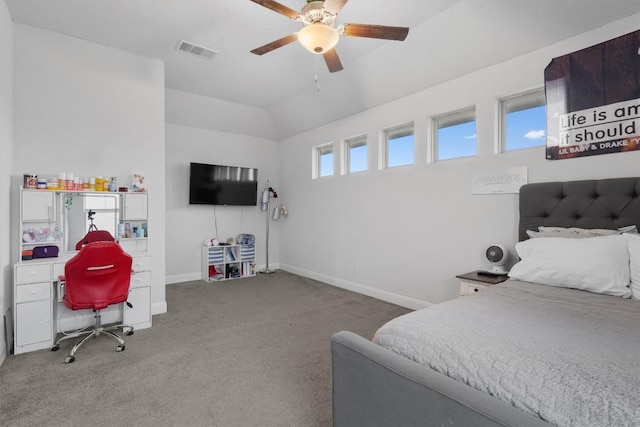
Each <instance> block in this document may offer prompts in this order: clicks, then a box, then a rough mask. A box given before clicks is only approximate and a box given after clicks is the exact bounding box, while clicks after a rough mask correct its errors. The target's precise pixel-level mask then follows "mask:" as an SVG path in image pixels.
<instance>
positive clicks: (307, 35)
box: [298, 22, 340, 55]
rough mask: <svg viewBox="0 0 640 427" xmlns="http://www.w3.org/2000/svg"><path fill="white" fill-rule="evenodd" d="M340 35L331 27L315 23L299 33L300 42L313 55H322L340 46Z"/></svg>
mask: <svg viewBox="0 0 640 427" xmlns="http://www.w3.org/2000/svg"><path fill="white" fill-rule="evenodd" d="M339 38H340V35H339V34H338V31H337V30H336V29H335V28H333V27H330V26H329V25H326V24H323V23H321V22H315V23H313V24H310V25H307V26H306V27H304V28H303V29H301V30H300V31H299V32H298V41H299V42H300V44H301V45H302V46H304V48H305V49H307V50H308V51H309V52H311V53H315V54H318V55H322V54H323V53H325V52H328V51H330V50H331V49H333V47H334V46H335V45H336V44H338V39H339Z"/></svg>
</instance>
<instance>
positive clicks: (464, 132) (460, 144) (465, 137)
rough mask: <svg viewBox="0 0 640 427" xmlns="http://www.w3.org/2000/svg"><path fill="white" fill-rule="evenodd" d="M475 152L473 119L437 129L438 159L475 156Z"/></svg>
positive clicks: (474, 122) (476, 149)
mask: <svg viewBox="0 0 640 427" xmlns="http://www.w3.org/2000/svg"><path fill="white" fill-rule="evenodd" d="M477 152H478V146H477V136H476V121H475V120H473V121H470V122H466V123H460V124H458V125H453V126H447V127H443V128H440V129H438V160H447V159H455V158H456V157H467V156H475V155H476V154H477Z"/></svg>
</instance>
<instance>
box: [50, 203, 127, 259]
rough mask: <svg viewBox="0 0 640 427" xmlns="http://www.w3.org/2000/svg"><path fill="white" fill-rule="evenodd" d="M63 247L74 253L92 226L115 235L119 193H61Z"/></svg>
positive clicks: (118, 210)
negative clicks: (77, 244)
mask: <svg viewBox="0 0 640 427" xmlns="http://www.w3.org/2000/svg"><path fill="white" fill-rule="evenodd" d="M60 197H61V199H62V200H61V201H60V202H61V203H60V204H59V206H62V218H63V232H64V249H65V251H66V252H74V251H75V250H76V243H78V242H79V241H80V239H82V238H83V237H84V235H85V234H87V232H89V230H90V229H97V230H106V231H108V232H109V233H111V235H112V236H114V237H115V236H116V235H117V234H116V232H117V229H118V222H119V220H120V195H119V194H117V193H104V194H96V193H87V194H83V193H61V194H60Z"/></svg>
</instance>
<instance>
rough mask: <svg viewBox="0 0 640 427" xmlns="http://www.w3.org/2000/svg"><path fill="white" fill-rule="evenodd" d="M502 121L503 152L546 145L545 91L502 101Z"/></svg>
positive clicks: (537, 91) (540, 90) (528, 93)
mask: <svg viewBox="0 0 640 427" xmlns="http://www.w3.org/2000/svg"><path fill="white" fill-rule="evenodd" d="M500 121H501V122H500V129H501V138H500V139H501V142H500V143H501V147H502V151H511V150H519V149H521V148H530V147H540V146H543V145H545V143H546V132H545V129H546V127H547V125H546V123H547V122H546V121H547V109H546V106H545V97H544V90H542V89H539V90H536V91H533V92H527V93H523V94H520V95H516V96H512V97H509V98H504V99H502V100H501V101H500Z"/></svg>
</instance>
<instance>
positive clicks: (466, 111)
mask: <svg viewBox="0 0 640 427" xmlns="http://www.w3.org/2000/svg"><path fill="white" fill-rule="evenodd" d="M469 122H474V123H475V127H476V133H475V136H476V150H475V153H474V154H472V155H468V156H458V157H449V158H446V159H441V158H440V138H439V131H440V129H444V128H447V127H451V126H457V125H461V124H464V123H469ZM431 125H432V135H431V137H432V140H433V147H432V150H433V161H434V162H443V161H447V160H455V159H465V158H471V157H477V156H478V118H477V115H476V107H475V105H474V106H472V107H468V108H463V109H460V110H456V111H451V112H448V113H445V114H440V115H438V116H434V117H433V118H432V119H431Z"/></svg>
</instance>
